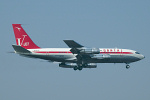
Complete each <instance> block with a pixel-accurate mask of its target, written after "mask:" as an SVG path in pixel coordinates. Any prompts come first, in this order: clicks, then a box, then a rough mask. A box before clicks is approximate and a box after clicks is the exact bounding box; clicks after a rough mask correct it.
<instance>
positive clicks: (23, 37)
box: [12, 24, 40, 49]
mask: <svg viewBox="0 0 150 100" xmlns="http://www.w3.org/2000/svg"><path fill="white" fill-rule="evenodd" d="M12 26H13V29H14V34H15V38H16V43H17V45H20V46H21V47H23V48H25V49H38V48H40V47H38V46H37V45H36V44H35V43H34V42H33V41H32V40H31V38H30V37H29V36H28V34H27V33H26V32H25V31H24V29H23V28H22V27H21V24H12Z"/></svg>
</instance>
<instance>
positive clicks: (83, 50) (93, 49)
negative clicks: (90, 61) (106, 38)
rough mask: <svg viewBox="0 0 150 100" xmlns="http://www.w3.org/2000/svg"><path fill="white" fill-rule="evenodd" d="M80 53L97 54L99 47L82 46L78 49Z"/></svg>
mask: <svg viewBox="0 0 150 100" xmlns="http://www.w3.org/2000/svg"><path fill="white" fill-rule="evenodd" d="M80 53H82V54H99V53H100V50H99V48H84V49H82V50H81V51H80Z"/></svg>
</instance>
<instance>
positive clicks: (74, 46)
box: [64, 40, 84, 54]
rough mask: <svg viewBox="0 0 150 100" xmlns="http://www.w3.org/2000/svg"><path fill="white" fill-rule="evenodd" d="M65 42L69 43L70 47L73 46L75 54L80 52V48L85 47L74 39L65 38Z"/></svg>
mask: <svg viewBox="0 0 150 100" xmlns="http://www.w3.org/2000/svg"><path fill="white" fill-rule="evenodd" d="M64 42H65V43H66V44H67V45H68V47H70V48H71V50H70V51H71V52H72V53H73V54H78V53H79V51H80V48H82V47H84V46H82V45H81V44H79V43H77V42H75V41H74V40H64Z"/></svg>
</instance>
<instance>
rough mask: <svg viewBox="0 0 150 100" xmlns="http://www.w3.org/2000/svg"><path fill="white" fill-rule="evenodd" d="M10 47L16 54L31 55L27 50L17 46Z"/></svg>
mask: <svg viewBox="0 0 150 100" xmlns="http://www.w3.org/2000/svg"><path fill="white" fill-rule="evenodd" d="M12 46H13V48H14V50H15V51H16V52H17V53H31V52H30V51H29V50H27V49H25V48H23V47H21V46H19V45H12Z"/></svg>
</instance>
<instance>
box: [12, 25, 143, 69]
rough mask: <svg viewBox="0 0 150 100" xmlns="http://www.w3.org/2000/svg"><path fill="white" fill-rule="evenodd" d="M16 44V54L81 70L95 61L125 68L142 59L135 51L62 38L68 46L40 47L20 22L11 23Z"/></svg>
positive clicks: (94, 65) (95, 64)
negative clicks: (95, 46) (98, 46)
mask: <svg viewBox="0 0 150 100" xmlns="http://www.w3.org/2000/svg"><path fill="white" fill-rule="evenodd" d="M12 26H13V30H14V35H15V39H16V44H17V45H16V44H13V45H12V46H13V48H14V50H15V51H14V52H15V53H16V54H19V55H22V56H25V57H31V58H40V59H44V60H48V61H50V62H58V63H59V67H62V68H73V69H74V70H82V69H83V68H96V67H97V63H125V64H126V69H128V68H130V65H129V64H130V63H132V62H136V61H139V60H141V59H144V58H145V56H144V55H142V54H140V53H139V52H137V51H134V50H130V49H119V48H89V47H85V46H83V45H81V44H79V43H77V42H76V41H74V40H64V42H65V43H66V44H67V45H68V47H69V48H40V47H39V46H37V45H36V44H35V43H34V42H33V41H32V40H31V38H30V37H29V35H28V34H27V33H26V32H25V31H24V29H23V28H22V26H21V24H12Z"/></svg>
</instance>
